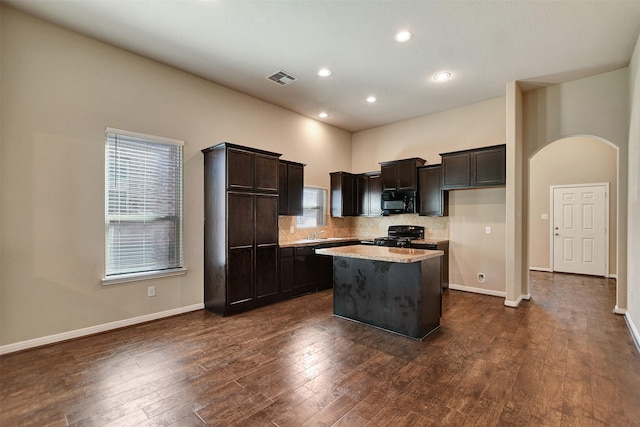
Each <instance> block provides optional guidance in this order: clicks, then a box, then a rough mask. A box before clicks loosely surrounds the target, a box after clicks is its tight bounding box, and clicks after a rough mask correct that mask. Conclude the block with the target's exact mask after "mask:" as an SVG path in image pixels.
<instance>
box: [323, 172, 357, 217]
mask: <svg viewBox="0 0 640 427" xmlns="http://www.w3.org/2000/svg"><path fill="white" fill-rule="evenodd" d="M329 175H330V178H331V216H333V217H343V216H355V215H358V211H359V208H360V206H359V199H358V177H357V175H354V174H352V173H348V172H331V173H330V174H329Z"/></svg>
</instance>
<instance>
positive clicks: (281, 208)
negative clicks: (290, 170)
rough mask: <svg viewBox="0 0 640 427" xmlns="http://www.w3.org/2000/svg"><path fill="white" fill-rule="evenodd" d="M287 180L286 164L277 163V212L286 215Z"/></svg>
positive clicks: (287, 198)
mask: <svg viewBox="0 0 640 427" xmlns="http://www.w3.org/2000/svg"><path fill="white" fill-rule="evenodd" d="M288 184H289V181H288V179H287V164H286V163H282V162H279V163H278V214H279V215H287V214H288V212H289V185H288Z"/></svg>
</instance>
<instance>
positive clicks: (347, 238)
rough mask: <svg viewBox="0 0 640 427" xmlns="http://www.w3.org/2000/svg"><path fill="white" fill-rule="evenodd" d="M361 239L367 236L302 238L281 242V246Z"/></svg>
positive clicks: (288, 246) (292, 246)
mask: <svg viewBox="0 0 640 427" xmlns="http://www.w3.org/2000/svg"><path fill="white" fill-rule="evenodd" d="M361 240H367V238H366V237H325V238H319V239H300V240H292V241H290V242H281V243H279V246H280V247H281V248H294V247H300V246H314V245H321V244H323V243H339V242H356V241H361Z"/></svg>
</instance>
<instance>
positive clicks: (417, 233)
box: [373, 225, 424, 248]
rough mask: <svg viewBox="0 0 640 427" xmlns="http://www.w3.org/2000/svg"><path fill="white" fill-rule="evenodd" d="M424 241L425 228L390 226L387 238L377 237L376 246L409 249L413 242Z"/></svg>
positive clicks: (374, 242)
mask: <svg viewBox="0 0 640 427" xmlns="http://www.w3.org/2000/svg"><path fill="white" fill-rule="evenodd" d="M420 239H424V227H422V226H419V225H390V226H389V228H388V230H387V235H386V236H385V237H376V238H375V239H373V244H374V245H376V246H391V247H394V246H395V247H401V248H404V247H408V246H410V245H411V241H412V240H420Z"/></svg>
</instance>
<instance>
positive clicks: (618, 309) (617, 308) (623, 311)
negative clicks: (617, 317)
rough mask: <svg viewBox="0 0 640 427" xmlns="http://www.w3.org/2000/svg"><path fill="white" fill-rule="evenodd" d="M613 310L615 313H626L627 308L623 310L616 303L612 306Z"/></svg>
mask: <svg viewBox="0 0 640 427" xmlns="http://www.w3.org/2000/svg"><path fill="white" fill-rule="evenodd" d="M613 312H614V313H615V314H627V310H625V309H624V308H620V307H618V304H616V306H615V307H613Z"/></svg>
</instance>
